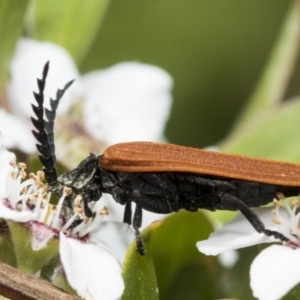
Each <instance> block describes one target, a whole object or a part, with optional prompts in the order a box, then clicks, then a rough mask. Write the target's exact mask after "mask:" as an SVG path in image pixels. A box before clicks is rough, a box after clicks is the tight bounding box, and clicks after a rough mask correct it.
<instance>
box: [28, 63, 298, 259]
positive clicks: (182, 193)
mask: <svg viewBox="0 0 300 300" xmlns="http://www.w3.org/2000/svg"><path fill="white" fill-rule="evenodd" d="M48 69H49V63H47V64H46V65H45V67H44V71H43V76H42V79H38V88H39V92H38V93H34V96H35V99H36V101H37V104H38V105H37V106H35V105H32V107H33V111H34V113H35V115H36V119H35V118H31V119H32V122H33V125H34V126H35V128H36V130H37V131H33V134H34V136H35V138H36V139H37V141H38V142H39V144H37V145H36V146H37V149H38V150H39V152H40V155H39V158H40V160H41V162H42V164H43V166H44V168H43V169H44V172H45V176H46V179H47V181H48V183H49V190H50V191H51V192H53V193H54V194H56V195H57V196H60V195H61V193H62V189H63V187H65V186H67V187H71V188H72V191H73V192H72V194H71V195H70V196H69V197H68V199H67V200H66V203H65V214H66V216H67V217H70V216H71V215H72V213H73V208H72V207H73V201H74V199H75V197H76V196H77V195H80V196H82V199H83V203H84V213H85V215H86V216H87V217H92V213H91V210H90V209H89V206H88V203H89V202H90V201H98V200H99V199H100V198H101V196H102V193H108V194H111V195H112V197H113V198H114V199H115V201H116V202H118V203H120V204H122V205H125V212H124V222H126V223H128V224H131V223H132V224H133V228H134V229H135V232H136V240H137V250H138V251H139V252H140V253H141V254H144V253H145V250H144V246H143V242H142V239H141V237H140V231H139V228H140V227H141V223H142V212H143V210H148V211H151V212H155V213H163V214H166V213H171V212H177V211H179V210H180V209H185V210H188V211H191V212H195V211H197V210H198V209H199V208H203V209H208V210H212V211H214V210H216V209H221V210H239V211H240V212H241V213H242V214H243V215H244V216H245V217H246V218H247V219H248V220H249V222H250V223H251V224H252V226H253V227H254V228H255V230H257V231H258V232H261V233H264V234H266V235H268V236H274V237H275V238H278V239H280V240H282V241H287V240H288V239H287V238H286V237H285V236H283V235H282V234H281V233H278V232H276V231H270V230H268V229H266V228H265V226H264V224H263V223H262V222H261V221H260V219H259V218H258V216H257V215H256V214H255V213H254V212H252V211H251V209H250V207H258V206H261V205H264V204H267V203H269V202H271V201H272V200H273V199H274V198H275V197H277V194H278V193H279V192H281V193H283V194H284V195H285V196H295V195H299V193H300V165H298V164H292V163H285V162H279V161H272V160H265V159H257V158H251V157H246V156H239V155H230V154H224V153H218V152H213V151H208V150H200V149H194V148H189V147H183V146H177V145H171V144H159V143H151V142H132V143H122V144H117V145H114V146H111V147H110V148H108V149H107V150H105V151H104V153H103V154H102V155H100V156H96V155H94V154H90V155H89V156H88V157H87V158H86V159H84V160H83V161H81V162H80V163H79V165H78V166H77V168H75V169H74V170H72V171H70V172H67V173H64V174H62V175H60V176H59V177H58V175H57V170H56V157H55V147H54V139H53V127H54V120H55V115H56V109H57V107H58V103H59V100H60V99H61V97H62V96H63V94H64V92H65V91H66V90H67V89H68V87H69V86H70V85H71V84H72V82H73V81H71V82H69V83H67V84H66V85H65V87H64V88H63V89H62V90H58V92H57V98H56V99H55V100H52V99H51V110H48V109H46V108H44V94H43V93H44V88H45V82H46V77H47V73H48ZM44 113H45V115H46V117H47V121H46V120H44ZM57 182H58V183H59V184H58V185H57ZM131 202H135V203H136V208H135V212H134V216H133V218H132V211H131Z"/></svg>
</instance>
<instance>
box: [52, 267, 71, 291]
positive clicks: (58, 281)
mask: <svg viewBox="0 0 300 300" xmlns="http://www.w3.org/2000/svg"><path fill="white" fill-rule="evenodd" d="M51 281H52V283H53V284H54V285H55V286H57V287H59V288H61V289H62V290H64V291H66V292H68V293H70V294H72V295H77V293H76V291H75V290H74V289H73V288H72V287H71V286H70V284H69V282H68V280H67V277H66V274H65V273H64V270H63V268H62V267H61V268H60V269H59V270H58V272H55V273H54V275H53V276H52V277H51Z"/></svg>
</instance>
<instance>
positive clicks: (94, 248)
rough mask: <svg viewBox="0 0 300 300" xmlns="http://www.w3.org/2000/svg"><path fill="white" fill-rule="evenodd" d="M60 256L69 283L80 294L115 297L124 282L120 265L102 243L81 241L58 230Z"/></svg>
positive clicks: (100, 297) (82, 295)
mask: <svg viewBox="0 0 300 300" xmlns="http://www.w3.org/2000/svg"><path fill="white" fill-rule="evenodd" d="M59 247H60V249H59V252H60V257H61V261H62V263H63V266H64V270H65V272H66V275H67V278H68V282H69V284H70V285H71V286H72V287H73V289H75V290H76V291H77V293H78V295H79V296H81V297H83V298H85V297H86V296H88V295H91V296H92V297H93V298H94V299H103V300H106V299H107V300H112V299H118V298H120V296H121V295H122V293H123V290H124V283H123V279H122V276H121V266H120V264H119V263H118V261H117V259H116V258H115V257H114V256H113V255H112V254H111V253H110V252H109V251H108V250H106V249H105V248H104V247H101V246H99V245H93V244H90V243H86V244H83V243H81V242H80V241H78V240H75V239H73V238H66V237H65V236H64V234H62V233H61V234H60V246H59Z"/></svg>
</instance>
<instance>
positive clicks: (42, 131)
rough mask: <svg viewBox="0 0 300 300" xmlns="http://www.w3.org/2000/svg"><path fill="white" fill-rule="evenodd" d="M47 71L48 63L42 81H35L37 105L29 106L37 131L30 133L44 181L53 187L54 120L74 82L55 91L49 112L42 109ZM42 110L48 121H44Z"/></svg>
mask: <svg viewBox="0 0 300 300" xmlns="http://www.w3.org/2000/svg"><path fill="white" fill-rule="evenodd" d="M48 70H49V61H48V62H47V63H46V64H45V66H44V70H43V77H42V79H37V83H38V88H39V92H38V93H35V92H33V95H34V98H35V100H36V102H37V104H38V105H37V106H36V105H34V104H31V106H32V109H33V112H34V114H35V116H36V119H35V118H31V122H32V124H33V125H34V127H35V128H36V130H37V131H35V130H32V133H33V135H34V136H35V138H36V140H37V141H38V142H39V144H36V147H37V149H38V151H39V152H40V155H39V159H40V161H41V163H42V165H43V170H44V172H45V176H46V179H47V181H48V183H49V185H50V186H55V185H56V182H57V169H56V156H55V146H54V134H53V130H54V120H55V116H56V110H57V107H58V104H59V101H60V99H61V98H62V96H63V95H64V93H65V91H66V90H67V89H68V88H69V87H70V85H71V84H72V83H73V81H74V80H72V81H70V82H68V83H67V84H66V85H65V87H64V88H63V89H62V90H60V89H58V90H57V92H56V99H54V100H53V99H51V98H50V106H51V110H49V109H47V108H44V89H45V84H46V78H47V74H48ZM44 110H45V114H46V117H47V119H48V121H46V120H44Z"/></svg>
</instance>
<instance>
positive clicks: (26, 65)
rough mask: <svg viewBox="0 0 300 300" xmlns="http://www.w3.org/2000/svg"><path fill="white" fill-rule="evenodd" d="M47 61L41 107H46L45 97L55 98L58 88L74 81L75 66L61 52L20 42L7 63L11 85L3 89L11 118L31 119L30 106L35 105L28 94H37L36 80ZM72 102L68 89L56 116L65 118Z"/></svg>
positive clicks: (28, 41) (46, 45) (25, 40)
mask: <svg viewBox="0 0 300 300" xmlns="http://www.w3.org/2000/svg"><path fill="white" fill-rule="evenodd" d="M47 61H50V70H49V73H48V76H47V83H46V88H45V103H47V106H48V107H49V105H48V103H49V97H50V96H51V97H52V98H55V97H56V91H57V89H58V88H62V87H63V86H64V85H65V84H66V83H67V82H68V81H70V80H72V79H77V78H78V71H77V69H76V66H75V63H74V62H73V60H72V58H71V56H70V55H69V54H68V52H67V51H66V50H65V49H64V48H62V47H60V46H58V45H55V44H52V43H49V42H38V41H36V40H33V39H28V38H22V39H20V40H19V41H18V44H17V47H16V50H15V54H14V57H13V60H12V63H11V67H10V72H11V81H10V83H9V85H8V87H7V93H8V97H9V104H10V105H11V107H10V108H11V109H12V111H13V113H14V114H16V115H18V116H23V117H25V118H26V119H29V117H30V116H32V115H33V114H32V108H31V105H30V103H35V100H34V98H33V95H32V91H38V89H37V82H36V79H37V78H41V77H42V70H43V67H44V65H45V63H46V62H47ZM73 91H74V90H73ZM73 99H74V95H73V94H72V87H71V88H70V90H69V91H68V93H66V94H65V96H64V98H63V101H61V103H60V105H59V108H58V112H60V113H62V114H65V113H66V110H67V109H68V108H69V107H70V104H71V102H72V101H73Z"/></svg>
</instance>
